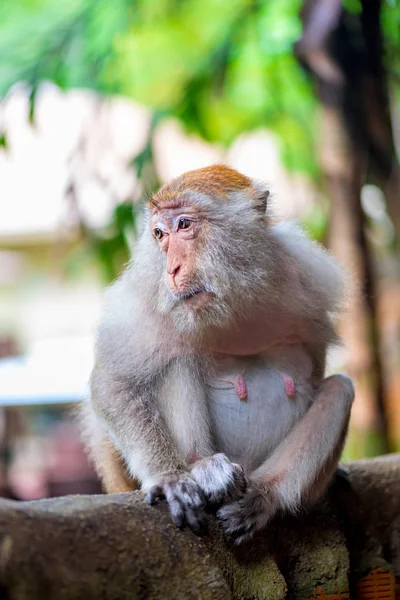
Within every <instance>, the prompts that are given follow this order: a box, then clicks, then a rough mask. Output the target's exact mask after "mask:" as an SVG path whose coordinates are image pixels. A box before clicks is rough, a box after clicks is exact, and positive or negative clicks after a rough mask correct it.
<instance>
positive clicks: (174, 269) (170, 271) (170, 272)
mask: <svg viewBox="0 0 400 600" xmlns="http://www.w3.org/2000/svg"><path fill="white" fill-rule="evenodd" d="M180 269H181V266H180V265H175V266H171V267H167V273H168V275H169V276H170V277H171V279H175V277H176V276H177V275H178V273H179V271H180Z"/></svg>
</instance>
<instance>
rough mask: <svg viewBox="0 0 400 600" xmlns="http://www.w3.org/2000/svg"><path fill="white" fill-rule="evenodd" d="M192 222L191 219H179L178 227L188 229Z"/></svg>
mask: <svg viewBox="0 0 400 600" xmlns="http://www.w3.org/2000/svg"><path fill="white" fill-rule="evenodd" d="M191 224H192V221H190V219H183V218H182V219H179V223H178V229H188V228H189V227H190V226H191Z"/></svg>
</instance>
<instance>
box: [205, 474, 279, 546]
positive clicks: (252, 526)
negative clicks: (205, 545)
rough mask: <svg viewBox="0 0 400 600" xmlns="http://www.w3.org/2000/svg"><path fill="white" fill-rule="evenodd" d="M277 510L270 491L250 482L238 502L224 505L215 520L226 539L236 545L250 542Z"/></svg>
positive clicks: (276, 503) (275, 501)
mask: <svg viewBox="0 0 400 600" xmlns="http://www.w3.org/2000/svg"><path fill="white" fill-rule="evenodd" d="M277 508H278V502H277V499H276V498H275V497H274V493H273V491H272V489H268V488H267V487H266V486H263V485H259V484H257V483H253V482H251V484H250V487H249V489H248V491H247V492H246V494H245V495H244V496H243V498H241V499H240V500H238V501H236V502H232V503H231V504H225V505H224V506H222V507H221V508H220V509H219V511H218V512H217V518H218V520H219V523H220V525H221V527H222V529H223V530H224V532H225V534H226V535H227V536H228V538H229V539H230V540H231V541H232V542H233V543H234V544H236V545H239V544H243V543H244V542H248V541H249V540H251V538H252V537H253V535H254V534H255V533H256V532H257V531H260V530H261V529H264V527H266V525H267V524H268V523H269V521H270V520H271V518H272V517H273V516H274V515H275V513H276V510H277Z"/></svg>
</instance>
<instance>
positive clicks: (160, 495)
mask: <svg viewBox="0 0 400 600" xmlns="http://www.w3.org/2000/svg"><path fill="white" fill-rule="evenodd" d="M162 499H165V500H166V501H167V502H168V506H169V510H170V513H171V516H172V519H173V521H174V523H175V525H176V526H177V527H179V528H180V529H183V528H184V527H185V526H186V525H187V526H188V527H190V529H191V530H192V531H193V532H194V533H196V534H201V533H203V532H204V531H205V525H206V513H205V510H204V508H205V498H204V494H203V492H202V490H201V489H200V486H199V485H198V484H197V483H196V482H195V481H194V479H193V478H192V477H191V476H190V475H189V474H188V473H187V474H186V473H180V474H168V475H164V477H163V479H162V480H161V481H160V483H158V484H157V485H155V486H153V487H152V488H151V489H150V490H149V492H148V493H147V496H146V500H147V502H148V503H149V504H156V503H157V502H158V500H162Z"/></svg>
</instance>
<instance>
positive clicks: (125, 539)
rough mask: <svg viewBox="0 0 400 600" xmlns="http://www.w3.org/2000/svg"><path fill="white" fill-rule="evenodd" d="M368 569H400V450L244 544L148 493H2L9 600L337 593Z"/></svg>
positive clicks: (265, 599) (347, 476)
mask: <svg viewBox="0 0 400 600" xmlns="http://www.w3.org/2000/svg"><path fill="white" fill-rule="evenodd" d="M371 572H378V573H384V574H385V573H387V574H388V581H393V582H394V581H395V578H396V577H397V578H398V580H399V578H400V455H389V456H386V457H381V458H377V459H373V460H366V461H358V462H356V463H351V464H348V465H345V467H344V471H342V473H341V476H340V477H338V478H337V480H336V482H335V483H334V485H333V486H332V488H331V491H330V493H329V496H328V498H327V499H326V500H325V501H324V502H322V503H321V504H320V505H319V506H317V507H316V508H314V509H313V510H312V511H311V512H309V513H303V514H300V515H297V516H296V517H290V518H278V519H276V520H275V521H274V523H272V524H271V526H270V527H269V528H268V529H267V530H266V531H265V532H264V533H263V534H262V535H259V536H258V538H257V539H255V540H254V542H252V543H251V544H249V545H247V546H243V547H240V548H233V547H232V546H231V545H229V544H228V543H227V542H226V541H225V540H224V538H223V536H222V534H221V531H220V530H219V528H218V525H217V524H216V522H215V520H214V518H213V517H210V519H209V533H208V535H207V536H205V537H203V538H198V537H196V536H195V535H194V534H192V533H191V532H190V531H179V530H177V529H176V528H175V527H174V526H173V524H172V522H171V519H170V517H169V514H168V510H167V507H166V506H165V504H160V505H159V506H157V507H150V506H148V505H147V504H146V503H145V502H144V500H143V498H142V495H141V494H140V493H139V492H133V493H130V494H117V495H110V496H70V497H65V498H56V499H49V500H38V501H34V502H13V501H7V500H1V501H0V598H4V599H5V600H28V599H29V600H47V599H50V600H52V599H60V600H64V599H75V598H76V599H81V598H82V599H84V600H92V599H93V600H95V599H96V600H98V599H104V600H125V599H126V600H131V599H142V598H143V599H151V600H152V599H154V600H157V599H160V600H161V599H163V600H172V599H174V600H175V599H177V600H179V599H182V600H190V599H192V598H193V599H199V600H200V599H204V600H208V599H210V600H219V599H230V598H232V599H234V600H250V599H254V600H281V599H282V600H283V599H285V598H286V599H289V600H290V599H300V598H301V599H304V598H313V597H318V598H322V597H323V598H331V599H332V600H333V599H334V598H339V597H340V598H349V597H352V598H353V597H354V598H357V590H359V589H361V588H360V581H361V582H362V581H366V579H365V578H368V574H369V573H371ZM363 578H364V579H363ZM393 586H394V583H393ZM386 597H390V596H385V598H386ZM393 598H394V591H393Z"/></svg>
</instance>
